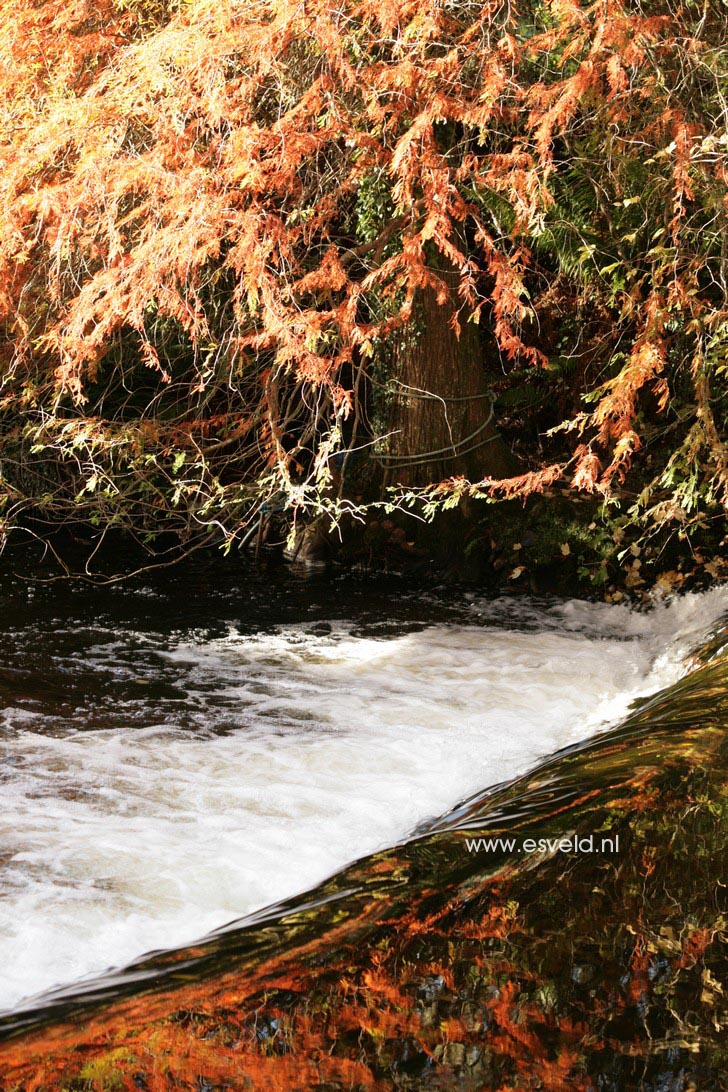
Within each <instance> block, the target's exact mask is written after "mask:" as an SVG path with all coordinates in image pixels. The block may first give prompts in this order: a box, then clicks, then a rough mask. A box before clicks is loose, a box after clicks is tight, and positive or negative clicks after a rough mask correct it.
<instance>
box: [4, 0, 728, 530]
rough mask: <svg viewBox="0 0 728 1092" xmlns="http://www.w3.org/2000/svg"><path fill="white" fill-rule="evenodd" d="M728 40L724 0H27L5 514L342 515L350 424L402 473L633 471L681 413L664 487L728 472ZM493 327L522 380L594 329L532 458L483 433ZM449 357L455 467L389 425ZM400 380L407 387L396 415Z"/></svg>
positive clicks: (700, 485) (535, 483)
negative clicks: (565, 399)
mask: <svg viewBox="0 0 728 1092" xmlns="http://www.w3.org/2000/svg"><path fill="white" fill-rule="evenodd" d="M725 39H726V15H725V9H724V8H723V6H722V5H721V4H720V3H719V0H712V2H706V3H702V2H701V3H700V4H697V3H692V2H689V3H683V4H677V3H675V4H671V3H669V2H668V0H658V2H655V3H645V4H641V3H639V2H634V3H632V2H630V3H628V2H617V0H603V2H602V0H600V2H596V3H585V4H581V3H576V2H572V0H546V2H544V3H533V2H531V3H523V4H502V3H500V2H498V3H489V2H486V3H470V2H466V0H463V2H459V0H458V2H450V0H445V2H442V0H417V2H416V3H415V2H410V0H407V2H399V0H385V2H383V3H379V2H377V3H374V2H369V0H363V2H356V0H335V2H334V3H329V2H328V0H327V2H324V0H304V2H300V3H295V2H288V0H281V2H274V0H260V2H255V0H237V2H233V0H174V2H173V0H101V2H94V3H91V0H76V2H71V3H68V2H64V3H61V2H60V0H46V2H45V3H42V4H40V5H38V4H35V3H31V2H30V0H7V2H6V3H4V4H3V5H2V11H1V12H0V73H1V75H0V82H1V83H2V101H1V102H0V141H1V144H0V157H1V159H2V171H1V179H0V187H1V196H0V310H1V311H2V323H3V331H4V339H3V348H2V358H1V360H0V364H1V367H2V379H3V381H2V391H1V402H0V407H1V408H0V413H1V414H2V417H1V418H0V420H1V421H2V425H1V428H2V439H1V441H0V443H1V444H2V479H1V488H2V493H3V501H2V503H3V506H4V507H3V518H4V520H5V525H6V527H11V526H13V525H14V523H15V522H17V520H18V519H19V517H20V513H21V512H23V511H25V510H27V509H29V508H32V510H33V512H34V514H35V517H36V519H37V520H38V519H40V520H41V521H42V520H46V521H47V522H48V523H49V524H58V523H59V522H68V521H71V520H82V521H88V520H90V521H91V522H96V523H100V524H102V525H103V526H114V525H118V526H122V527H125V528H126V529H129V530H131V531H132V532H133V533H136V534H137V535H139V536H143V537H148V536H150V535H154V534H156V533H157V532H159V531H165V530H169V531H172V532H174V533H175V535H177V536H181V537H182V538H183V539H190V537H191V538H199V537H200V536H203V537H204V536H208V535H210V536H217V535H221V534H222V535H223V536H225V537H226V538H228V540H229V539H231V538H234V537H235V536H236V535H242V534H245V533H246V532H245V528H246V527H247V526H248V525H249V524H250V522H251V520H254V518H255V517H256V514H257V513H258V512H259V511H260V510H261V506H263V505H267V506H268V507H271V506H276V507H277V508H279V509H281V510H285V511H288V512H290V513H296V512H301V511H306V510H308V511H320V510H321V509H326V510H328V511H329V512H331V513H332V514H333V515H334V516H335V515H336V514H337V513H340V512H341V511H342V510H344V509H345V508H347V507H353V506H354V505H355V504H356V503H358V501H357V500H356V499H352V498H351V497H349V496H347V493H346V488H345V485H344V486H343V487H342V485H341V475H338V474H336V473H335V470H336V468H337V467H339V468H340V467H341V463H342V456H341V452H342V451H347V450H348V451H351V450H352V449H354V448H356V449H357V451H364V452H369V453H371V454H372V457H373V458H374V457H376V456H377V454H378V455H379V456H381V458H382V459H383V460H384V461H385V463H386V460H387V457H388V455H387V453H388V452H389V453H390V455H391V453H392V452H393V451H394V452H395V454H394V455H392V456H391V457H392V458H393V460H394V461H393V462H391V463H390V464H389V466H388V470H387V474H388V479H387V480H388V482H389V484H390V486H391V485H392V484H393V485H394V486H396V485H397V481H398V470H397V468H398V466H400V465H401V466H402V468H403V473H402V475H401V477H402V479H403V480H404V479H405V478H407V485H408V496H409V497H410V498H411V497H412V496H413V495H414V493H416V492H417V489H420V491H421V492H422V493H423V494H424V495H425V496H427V497H428V498H429V499H430V500H432V498H433V496H435V497H446V496H448V495H451V496H458V495H460V494H462V493H464V492H466V493H471V494H475V495H487V496H514V495H519V494H523V495H526V494H528V493H529V492H532V491H534V490H542V489H544V488H545V487H546V486H548V485H550V484H552V483H554V482H557V481H559V480H563V481H564V482H565V483H571V484H572V485H573V487H574V488H576V489H584V490H588V491H591V492H601V493H604V494H605V495H609V493H610V492H615V491H618V490H619V488H620V482H621V481H622V480H623V479H624V477H625V475H626V474H627V473H628V471H629V469H630V466H631V465H632V463H633V460H634V458H635V455H636V453H638V452H639V450H640V447H641V446H642V445H643V444H644V442H645V433H646V432H647V433H649V432H650V430H651V431H652V432H654V431H655V430H659V429H661V428H663V429H664V430H667V432H669V436H670V444H669V450H668V452H667V456H666V458H665V459H664V460H663V462H662V464H661V465H658V466H656V467H655V468H654V473H653V474H652V477H651V478H650V476H649V475H648V484H647V486H646V488H645V489H644V492H643V495H642V497H641V498H640V504H641V508H642V511H643V512H644V513H647V514H648V516H649V518H650V519H652V520H653V521H656V522H658V523H659V522H664V521H668V520H673V521H677V523H681V522H682V523H684V522H686V521H689V520H690V519H691V518H692V516H691V513H694V512H695V511H696V510H698V509H701V511H702V510H703V508H705V506H706V505H707V506H708V507H709V508H710V507H711V506H713V507H714V508H715V506H719V505H720V504H721V503H723V502H724V501H725V491H726V452H725V446H724V444H723V442H722V439H721V430H722V428H723V424H724V418H725V399H724V395H723V385H724V378H725V369H726V366H728V365H727V363H726V347H727V346H728V310H727V308H726V284H727V278H728V251H727V250H726V241H725V239H726V236H725V226H726V162H727V153H728V143H727V142H728V137H727V135H726V116H727V114H726V111H727V110H728V107H727V106H726V97H725V95H726V67H727V58H728V52H727V51H726V49H725V46H724V42H725ZM547 317H548V323H547V322H546V318H547ZM597 319H598V321H597ZM549 324H550V327H551V329H552V330H553V327H554V325H556V326H557V327H558V326H559V324H561V326H562V327H563V336H562V337H560V338H559V337H556V336H554V334H553V333H552V334H551V335H550V336H549V337H546V336H545V334H544V333H543V330H544V329H545V327H546V325H549ZM474 330H476V331H477V336H476V338H475V341H474V340H473V331H474ZM488 337H490V338H491V339H492V345H493V348H494V352H495V354H496V355H497V359H498V368H499V370H500V373H501V374H505V378H506V382H507V380H508V376H509V374H514V375H518V376H519V377H523V375H524V374H526V375H527V374H528V373H529V370H530V371H532V372H533V374H546V375H548V374H550V372H552V371H555V370H556V371H558V369H559V367H562V370H563V363H564V361H571V362H572V363H573V362H574V361H579V360H588V366H584V367H577V368H576V369H573V380H572V382H573V387H574V390H573V405H574V406H576V407H577V409H578V412H574V413H567V417H568V418H569V420H567V421H564V422H563V427H562V429H561V431H557V432H556V433H555V434H554V440H553V445H554V446H553V452H554V455H553V457H552V458H548V457H546V456H544V455H543V452H542V453H541V455H540V456H539V458H531V461H530V463H529V462H528V458H529V453H528V451H527V452H526V460H527V461H526V464H525V465H523V466H521V468H520V472H516V473H513V472H506V470H505V469H504V465H500V464H498V461H497V459H495V458H494V457H493V456H492V455H489V454H488V447H487V445H486V446H485V449H484V451H485V453H484V455H483V458H482V459H481V460H480V461H478V460H476V461H475V462H473V461H472V460H470V462H467V461H464V460H460V459H458V458H457V457H456V456H458V455H459V454H460V452H464V451H465V447H462V446H459V445H461V443H462V444H465V441H466V439H467V437H466V436H465V433H466V432H467V433H468V436H469V435H471V434H472V435H476V436H477V435H480V434H481V430H482V429H483V428H485V425H486V424H487V421H486V416H487V414H486V410H487V409H488V401H487V399H483V400H481V401H479V399H482V392H481V386H482V381H481V379H479V378H477V377H476V381H475V385H474V386H473V385H472V384H471V383H470V380H471V378H472V374H473V372H474V371H475V372H479V371H482V369H483V367H484V365H483V360H482V358H481V359H475V357H477V352H476V349H475V348H474V346H477V345H482V343H483V340H484V339H486V338H488ZM478 339H480V340H478ZM463 345H465V346H467V353H464V352H462V351H460V352H459V350H458V349H457V346H463ZM418 346H419V348H418ZM466 358H467V359H466ZM423 362H424V363H425V364H426V367H425V368H424V371H423V367H424V365H423ZM448 369H449V373H448ZM438 372H439V376H440V378H441V379H442V382H443V383H445V385H446V389H447V398H449V399H450V401H451V402H452V407H453V414H454V413H455V406H456V403H458V402H459V401H461V402H463V403H467V404H468V405H469V406H470V409H469V411H468V412H469V417H468V419H467V421H466V420H465V418H463V422H464V423H463V426H462V428H463V434H462V437H457V438H455V439H454V440H453V441H452V443H453V451H452V456H453V457H452V458H451V457H450V455H448V456H447V457H446V458H445V462H444V464H443V466H444V469H443V470H442V471H441V473H440V476H441V477H442V478H443V479H445V480H443V481H438V479H437V477H433V474H435V473H437V467H438V466H439V464H438V463H437V462H435V463H428V462H427V460H423V459H418V452H417V451H413V452H410V456H411V458H409V459H406V458H403V457H402V455H401V454H397V449H396V436H397V435H398V434H403V433H406V431H407V429H406V415H407V413H408V412H409V413H410V414H417V413H422V401H423V400H424V401H425V402H426V401H427V399H428V396H429V395H431V394H432V392H431V391H428V390H427V389H422V388H423V387H427V386H428V384H430V383H431V384H434V385H437V382H438ZM445 373H448V374H450V373H451V374H450V378H449V380H448V377H447V375H446V374H445ZM423 375H424V376H425V379H424V380H423V379H422V376H423ZM413 380H414V381H413ZM448 382H449V386H447V384H448ZM519 382H523V379H522V378H520V379H519ZM478 384H481V386H478ZM393 385H394V386H393ZM485 386H486V388H487V381H486V383H485ZM378 388H387V389H388V390H389V391H390V392H391V390H392V389H397V388H399V389H400V390H410V391H413V400H412V402H411V403H410V404H409V406H408V404H407V402H406V400H405V403H404V407H402V406H400V408H399V410H398V413H399V418H398V419H397V427H396V428H392V427H391V425H392V420H393V418H392V412H393V411H392V410H391V409H389V410H386V407H387V406H388V405H391V399H390V402H389V403H388V402H387V399H386V397H384V396H382V397H381V398H380V401H381V403H382V404H383V405H385V412H384V415H383V417H382V415H381V414H380V417H381V422H380V426H379V428H380V431H381V436H380V433H379V432H378V426H377V425H376V423H373V418H374V415H373V414H372V412H371V406H372V403H373V401H376V397H377V395H376V390H377V389H378ZM444 389H445V388H444ZM461 390H462V392H463V393H462V396H459V393H458V392H459V391H461ZM473 392H474V393H473ZM418 396H419V397H420V402H418V401H417V397H418ZM437 397H439V396H438V395H437V392H435V395H434V396H433V399H434V400H435V401H437ZM441 400H442V399H441ZM473 407H475V409H474V408H473ZM425 408H426V409H427V408H428V407H427V406H426V407H425ZM387 413H389V417H387ZM478 414H479V415H480V417H478ZM661 415H662V417H661ZM395 416H396V415H395ZM423 420H424V421H425V426H424V433H422V430H420V433H419V434H418V435H420V436H423V437H424V438H423V440H422V442H423V443H424V445H425V446H427V427H428V426H427V419H426V418H423ZM403 421H404V422H405V424H404V425H402V422H403ZM660 421H662V422H663V424H660ZM656 422H657V423H656ZM555 423H557V424H558V422H555ZM468 430H471V431H468ZM483 435H485V438H486V440H487V441H490V440H491V439H492V437H491V434H490V433H489V432H487V433H484V434H483ZM430 446H431V447H432V449H433V451H432V453H434V454H435V455H437V454H438V452H439V451H441V450H442V449H441V448H439V447H438V440H437V437H436V436H435V435H434V433H433V438H432V443H431V444H430ZM477 446H478V445H477V444H475V445H471V447H473V448H474V447H477ZM491 450H495V445H493V447H492V449H491ZM546 451H547V452H548V448H547V449H546ZM337 453H338V454H337ZM345 458H346V456H345V457H344V461H345ZM398 459H399V460H400V462H399V463H398V461H397V460H398ZM448 459H450V461H449V462H448ZM489 459H490V462H489ZM418 462H419V463H420V464H421V465H422V466H423V469H422V470H421V472H420V475H419V478H418V477H417V475H416V474H415V475H413V474H412V473H410V474H409V476H408V477H407V476H406V475H405V474H404V468H405V467H406V466H411V465H413V464H414V465H417V464H418ZM433 467H434V468H435V469H433ZM413 483H414V485H413ZM427 487H430V488H427ZM432 487H437V488H434V489H433V488H432ZM413 488H414V493H413ZM393 495H394V494H393Z"/></svg>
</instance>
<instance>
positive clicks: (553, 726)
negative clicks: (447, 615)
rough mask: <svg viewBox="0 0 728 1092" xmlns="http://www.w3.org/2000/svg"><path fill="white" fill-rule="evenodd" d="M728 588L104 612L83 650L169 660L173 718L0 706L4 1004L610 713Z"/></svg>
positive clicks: (98, 965)
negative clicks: (179, 623)
mask: <svg viewBox="0 0 728 1092" xmlns="http://www.w3.org/2000/svg"><path fill="white" fill-rule="evenodd" d="M727 609H728V594H727V593H726V590H725V589H723V590H718V591H714V592H711V593H709V594H706V595H692V596H685V597H682V598H681V599H678V600H675V601H673V602H672V603H670V604H663V605H659V606H658V607H656V608H655V609H653V610H652V611H651V612H649V613H644V612H642V613H639V612H635V611H633V610H630V609H629V608H627V607H624V606H606V605H603V604H601V605H600V604H587V603H582V602H567V603H563V604H557V605H546V606H544V605H539V604H534V603H529V602H528V601H523V600H520V601H515V602H514V601H513V600H509V601H496V602H486V601H478V600H473V601H472V602H471V604H470V608H469V610H470V613H471V615H472V618H473V622H472V624H458V625H433V626H430V627H428V628H425V629H422V630H420V631H419V632H408V633H405V634H402V635H400V636H389V637H382V638H375V637H364V636H356V635H354V633H353V632H352V629H351V627H347V626H342V625H338V626H337V625H333V626H332V630H331V632H330V633H327V634H318V635H313V634H311V633H310V632H307V631H306V630H305V629H304V628H303V627H301V628H295V627H294V628H290V629H287V630H279V631H276V632H274V633H268V634H258V635H255V636H242V635H240V634H238V633H236V632H231V633H230V634H229V635H228V636H227V637H225V638H222V639H215V640H205V639H204V637H202V636H195V637H192V638H188V639H185V640H181V641H179V642H178V643H177V644H176V645H175V646H174V647H172V648H167V649H165V648H164V647H163V646H162V645H161V644H160V645H159V647H157V646H156V645H155V641H154V640H153V639H150V638H149V636H148V635H147V639H146V641H145V642H143V641H140V635H139V634H134V635H124V634H123V633H121V634H115V641H114V643H113V644H110V643H107V644H103V643H102V644H100V645H99V646H98V647H97V648H96V649H95V650H93V649H92V650H91V651H90V652H88V653H86V658H87V661H89V662H93V660H94V656H95V657H96V658H97V659H98V661H99V662H102V661H103V662H105V663H108V662H109V660H110V659H113V658H115V657H119V660H120V662H123V655H122V653H123V651H124V648H125V647H126V648H127V652H128V646H129V645H130V644H131V647H132V648H133V649H134V650H135V651H134V656H135V657H136V666H137V668H138V671H139V673H140V675H141V676H143V677H144V678H147V679H148V678H153V677H154V675H155V672H162V673H163V672H164V671H167V672H168V671H170V670H172V671H173V672H174V678H175V681H176V686H177V687H178V688H181V689H182V690H183V691H184V702H183V704H182V706H181V707H180V708H181V709H183V711H184V712H185V716H184V717H182V716H181V715H179V716H177V714H176V713H175V706H174V703H172V705H171V706H169V707H167V706H163V705H160V710H159V712H160V716H159V721H160V722H159V723H158V724H156V725H155V724H153V723H146V725H142V726H139V718H138V716H137V717H136V718H135V719H134V722H133V724H134V726H132V724H131V723H129V725H126V726H125V725H124V723H123V714H124V708H125V707H124V706H123V705H122V706H121V708H120V712H119V710H117V715H119V716H121V723H122V726H121V727H112V728H109V727H107V728H103V729H99V730H74V729H73V728H72V727H69V725H68V724H66V725H65V727H63V726H60V727H59V725H58V723H56V722H53V724H49V723H47V718H45V717H44V716H42V715H40V714H37V715H35V716H34V717H33V716H30V717H29V716H28V714H27V712H22V711H18V712H13V710H6V711H5V725H6V727H5V730H4V732H3V734H2V736H1V737H0V758H1V759H2V764H3V771H4V773H3V776H4V783H3V785H2V800H3V809H2V815H1V816H0V950H1V951H2V959H1V960H0V1008H9V1007H12V1006H15V1005H17V1004H18V1003H19V1002H20V1001H21V1000H22V999H23V998H27V997H29V996H31V995H33V994H36V993H37V992H39V991H41V990H45V989H47V988H50V987H52V986H54V985H57V984H61V983H67V982H70V981H73V980H75V979H77V978H79V977H81V976H84V975H87V974H90V973H96V972H99V971H102V970H104V969H106V968H107V967H109V966H118V965H121V964H123V963H125V962H128V961H129V960H131V959H133V958H134V957H136V956H139V955H141V954H142V953H144V952H145V951H148V950H150V949H153V948H158V947H171V946H175V945H179V944H185V943H188V942H192V941H194V940H195V939H197V938H198V937H200V936H201V935H202V934H204V933H205V932H206V931H208V930H210V929H212V928H214V927H217V926H220V925H222V924H224V923H225V922H227V921H229V920H230V919H233V918H236V917H240V916H242V915H244V914H246V913H247V912H249V911H252V910H254V909H256V908H259V907H261V906H263V905H265V904H267V903H270V902H272V901H275V900H277V899H280V898H283V897H285V896H289V895H293V894H295V893H297V892H299V891H302V890H305V889H306V888H307V887H309V886H311V885H313V884H315V883H316V882H317V881H319V880H321V879H323V878H325V877H326V876H327V875H329V874H330V873H331V872H333V871H334V870H336V869H337V868H339V867H341V866H342V865H344V864H345V863H347V862H348V861H351V860H352V859H354V858H356V857H359V856H361V855H363V854H365V853H368V852H371V851H373V850H375V849H377V848H379V847H381V846H383V845H386V844H390V843H392V842H393V841H396V840H398V839H401V838H403V837H405V836H406V835H407V834H408V833H409V832H410V831H411V830H412V829H413V828H414V827H415V826H416V825H417V824H418V823H419V822H421V821H422V820H423V819H424V818H426V817H427V816H430V815H436V814H438V813H441V812H443V811H445V810H447V809H448V808H449V807H451V806H453V805H454V804H455V803H457V801H458V800H459V799H460V798H462V797H463V796H467V795H468V794H470V793H472V792H475V791H477V790H479V789H481V788H483V787H485V786H486V785H488V784H493V783H495V782H498V781H501V780H503V779H505V778H509V777H511V776H513V775H515V774H517V773H520V772H522V771H524V770H525V769H527V768H528V767H529V766H530V765H531V764H532V763H533V762H535V761H536V760H537V759H538V758H539V757H540V756H543V755H546V754H548V753H549V752H551V751H553V750H555V749H556V748H558V747H561V746H564V745H566V744H568V743H570V742H573V741H575V740H576V739H580V738H584V737H585V736H587V735H588V734H590V733H591V732H594V731H597V730H599V729H600V728H603V727H605V725H606V724H608V723H614V722H615V721H617V720H618V719H619V718H620V717H621V716H622V715H623V714H624V713H625V712H626V710H627V709H628V707H629V704H630V702H631V701H632V700H633V699H634V698H635V697H637V696H639V695H643V694H647V693H649V692H651V691H654V690H657V689H659V688H660V687H661V686H664V685H665V684H666V683H669V682H671V681H672V680H673V679H675V678H676V677H678V676H679V675H680V673H681V672H682V671H683V670H684V664H683V658H684V656H685V654H686V652H688V651H689V649H690V648H691V647H692V646H693V645H694V644H695V643H696V641H697V640H698V639H699V637H700V636H701V635H702V634H703V633H705V632H706V631H707V630H708V628H709V627H710V625H711V623H712V622H713V621H714V620H715V619H716V618H717V617H719V616H720V615H721V614H722V613H723V612H724V611H726V610H727ZM127 667H128V655H127ZM195 706H197V709H195ZM129 708H130V710H131V706H130V707H129ZM178 712H179V710H178ZM129 719H130V722H131V711H130V714H129ZM147 719H148V718H147ZM200 725H204V726H205V727H206V728H208V729H212V730H203V731H201V730H200ZM49 727H50V728H52V731H49V730H48V729H49Z"/></svg>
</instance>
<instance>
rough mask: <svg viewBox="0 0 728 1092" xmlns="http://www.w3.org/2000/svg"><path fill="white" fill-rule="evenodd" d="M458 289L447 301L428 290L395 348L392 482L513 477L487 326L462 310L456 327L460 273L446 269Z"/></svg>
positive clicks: (388, 469) (388, 458)
mask: <svg viewBox="0 0 728 1092" xmlns="http://www.w3.org/2000/svg"><path fill="white" fill-rule="evenodd" d="M440 276H441V277H442V279H443V280H445V281H446V282H447V284H448V286H449V288H450V299H449V301H448V302H447V303H446V304H444V305H442V304H439V303H438V301H437V297H436V293H435V290H434V289H432V288H427V289H425V290H423V291H422V292H421V293H420V296H419V299H418V300H416V307H415V314H416V325H417V332H416V333H410V332H408V331H405V332H403V334H402V335H401V336H400V338H399V340H398V341H397V342H396V343H395V345H394V348H393V354H392V368H391V373H390V374H391V376H392V382H393V387H394V390H393V394H392V399H393V400H392V404H391V407H390V412H389V432H390V433H391V435H390V436H389V439H388V447H387V453H386V455H385V456H384V457H383V462H384V465H385V477H386V479H387V483H388V484H394V483H398V484H402V485H410V486H422V485H427V484H429V483H437V482H440V481H443V480H444V479H445V478H451V477H455V476H460V475H462V476H464V477H466V478H469V479H470V480H471V481H479V480H481V479H482V478H485V477H493V478H501V477H507V476H509V475H510V474H511V473H513V472H514V460H513V457H512V455H511V453H510V452H509V451H508V449H507V448H506V446H505V445H504V443H503V441H502V440H501V438H500V436H499V435H498V432H497V429H496V426H495V422H494V421H493V410H492V404H491V398H490V395H489V388H488V381H487V375H486V369H485V365H484V360H483V350H482V345H481V340H480V331H479V328H478V326H476V325H475V323H473V322H467V321H465V320H464V319H465V317H466V316H465V315H463V313H461V314H460V323H461V330H460V336H459V337H458V335H457V334H456V332H455V331H454V330H453V328H452V325H451V320H452V318H453V315H454V314H455V307H456V305H455V301H456V300H457V299H458V297H457V284H458V274H457V272H456V271H455V270H446V271H444V272H442V271H441V272H440Z"/></svg>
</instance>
